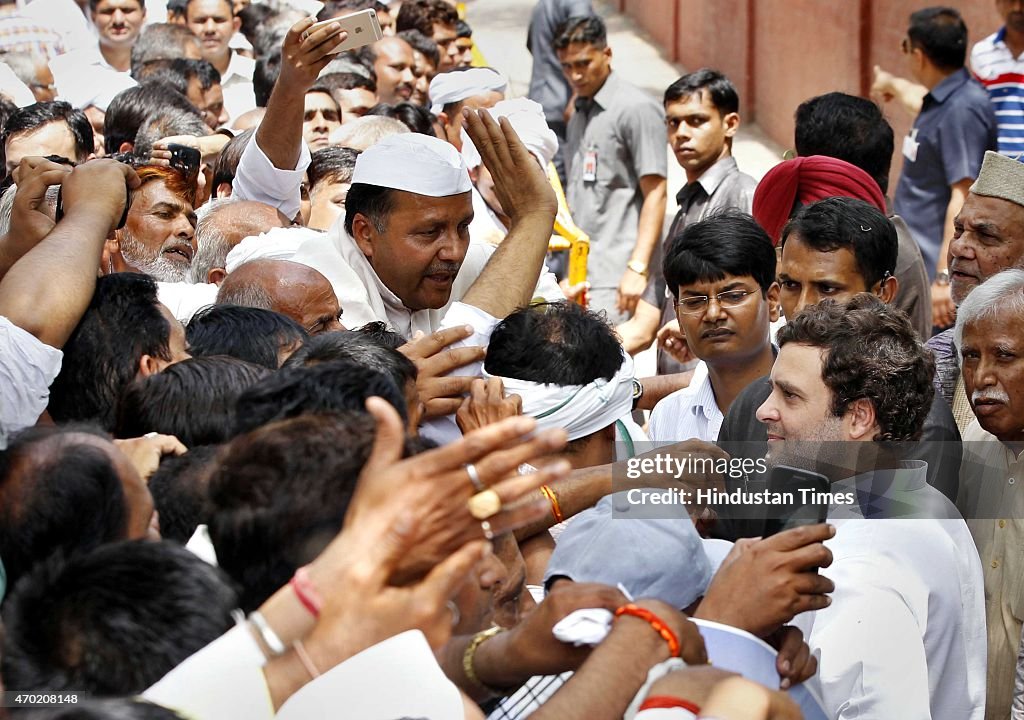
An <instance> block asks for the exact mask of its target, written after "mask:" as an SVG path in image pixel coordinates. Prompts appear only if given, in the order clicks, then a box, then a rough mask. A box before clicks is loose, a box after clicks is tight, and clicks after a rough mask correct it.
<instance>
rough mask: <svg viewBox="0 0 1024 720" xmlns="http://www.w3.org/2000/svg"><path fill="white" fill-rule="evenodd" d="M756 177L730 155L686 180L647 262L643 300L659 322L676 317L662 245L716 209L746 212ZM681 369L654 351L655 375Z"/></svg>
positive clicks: (662, 322)
mask: <svg viewBox="0 0 1024 720" xmlns="http://www.w3.org/2000/svg"><path fill="white" fill-rule="evenodd" d="M755 187H757V180H755V179H754V178H752V177H750V176H749V175H747V174H746V173H743V172H740V169H739V167H737V165H736V159H735V158H733V157H731V156H730V157H726V158H722V159H721V160H719V161H718V162H716V163H715V164H714V165H712V166H711V167H709V168H708V169H707V170H705V171H704V174H703V175H701V176H700V178H699V179H697V180H695V181H694V182H692V183H689V184H687V185H685V186H684V187H683V189H682V190H680V191H679V193H678V194H676V201H677V202H678V203H679V212H677V213H676V216H675V219H674V220H673V221H672V226H671V228H670V229H669V231H668V235H667V236H666V237H665V242H664V243H662V247H661V250H660V252H659V253H656V257H655V258H652V261H651V279H650V282H648V283H647V289H646V290H645V291H644V294H643V299H644V301H645V302H647V303H650V304H651V305H654V306H655V307H660V308H661V325H659V327H662V326H664V325H665V323H668V322H671V321H672V320H675V318H676V311H675V305H674V304H673V297H672V295H671V294H670V293H669V292H668V291H667V288H666V287H665V280H664V276H663V275H662V271H661V259H662V257H664V250H665V246H666V244H667V243H668V242H670V241H671V240H672V238H674V237H675V236H676V235H678V234H679V233H681V232H682V231H683V229H684V228H685V227H686V226H687V225H690V224H691V223H695V222H699V221H701V220H703V219H704V218H706V217H708V216H709V215H713V214H714V213H716V212H719V211H722V210H726V209H729V208H734V209H736V210H739V211H741V212H745V213H749V212H750V209H751V207H752V205H753V202H754V188H755ZM684 369H685V368H684V367H683V366H682V365H681V364H680V363H678V362H676V360H674V359H673V358H672V356H670V355H669V354H668V353H666V352H663V351H662V350H661V349H660V348H659V350H658V374H659V375H668V374H671V373H676V372H682V371H683V370H684Z"/></svg>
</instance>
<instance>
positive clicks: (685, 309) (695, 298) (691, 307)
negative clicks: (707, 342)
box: [676, 290, 755, 315]
mask: <svg viewBox="0 0 1024 720" xmlns="http://www.w3.org/2000/svg"><path fill="white" fill-rule="evenodd" d="M754 294H755V293H754V291H753V290H727V291H725V292H721V293H718V294H717V295H714V296H712V297H714V298H715V300H717V301H718V304H719V306H721V307H723V308H734V307H738V306H740V305H742V304H743V303H744V302H746V300H747V298H748V297H750V296H751V295H754ZM710 303H711V297H709V296H707V295H691V296H689V297H684V298H679V301H678V302H676V309H677V310H679V312H681V313H683V314H684V315H703V314H704V313H705V312H707V309H708V305H709V304H710Z"/></svg>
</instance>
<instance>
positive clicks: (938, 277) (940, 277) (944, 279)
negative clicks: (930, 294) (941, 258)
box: [935, 270, 949, 285]
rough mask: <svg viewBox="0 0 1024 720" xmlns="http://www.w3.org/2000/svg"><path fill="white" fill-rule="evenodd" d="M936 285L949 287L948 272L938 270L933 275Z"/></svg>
mask: <svg viewBox="0 0 1024 720" xmlns="http://www.w3.org/2000/svg"><path fill="white" fill-rule="evenodd" d="M935 284H936V285H949V270H939V271H938V272H937V273H935Z"/></svg>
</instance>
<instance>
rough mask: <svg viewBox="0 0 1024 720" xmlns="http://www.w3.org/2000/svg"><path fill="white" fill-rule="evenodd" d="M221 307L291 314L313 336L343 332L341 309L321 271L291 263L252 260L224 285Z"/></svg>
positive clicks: (220, 291) (219, 293)
mask: <svg viewBox="0 0 1024 720" xmlns="http://www.w3.org/2000/svg"><path fill="white" fill-rule="evenodd" d="M217 304H218V305H244V306H246V307H258V308H263V309H264V310H273V311H274V312H278V313H281V314H282V315H287V316H288V317H290V318H291V319H293V320H294V321H295V322H297V323H299V324H300V325H301V326H302V327H303V328H305V329H306V332H308V333H309V334H310V335H317V334H319V333H324V332H332V331H334V330H343V329H344V328H343V327H342V326H341V322H340V321H339V320H338V318H339V316H340V315H341V307H340V306H339V304H338V298H337V297H336V296H335V294H334V288H332V287H331V283H330V282H329V281H328V280H327V278H325V277H324V276H323V275H321V274H320V273H319V272H317V271H316V270H314V269H313V268H311V267H309V266H308V265H302V264H301V263H294V262H290V261H288V260H250V261H249V262H247V263H245V264H243V265H240V266H239V267H238V268H236V269H235V271H234V272H232V273H231V274H229V275H228V276H227V277H226V278H224V281H223V282H222V283H221V286H220V290H219V291H218V293H217Z"/></svg>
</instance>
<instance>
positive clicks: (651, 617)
mask: <svg viewBox="0 0 1024 720" xmlns="http://www.w3.org/2000/svg"><path fill="white" fill-rule="evenodd" d="M623 615H632V616H633V617H638V618H640V619H641V620H645V621H646V622H647V623H648V624H649V625H650V626H651V627H652V628H654V631H655V632H656V633H658V634H659V635H661V637H663V638H664V639H665V642H667V643H668V654H669V657H679V638H677V637H676V634H675V633H674V632H672V630H671V629H669V627H668V625H666V624H665V623H664V621H663V620H662V619H661V618H659V617H658V616H657V615H655V614H654V613H652V612H651V611H650V610H645V609H644V608H642V607H640V606H639V605H635V604H633V603H629V604H627V605H623V606H622V607H620V608H619V609H618V610H616V611H615V617H621V616H623Z"/></svg>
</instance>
